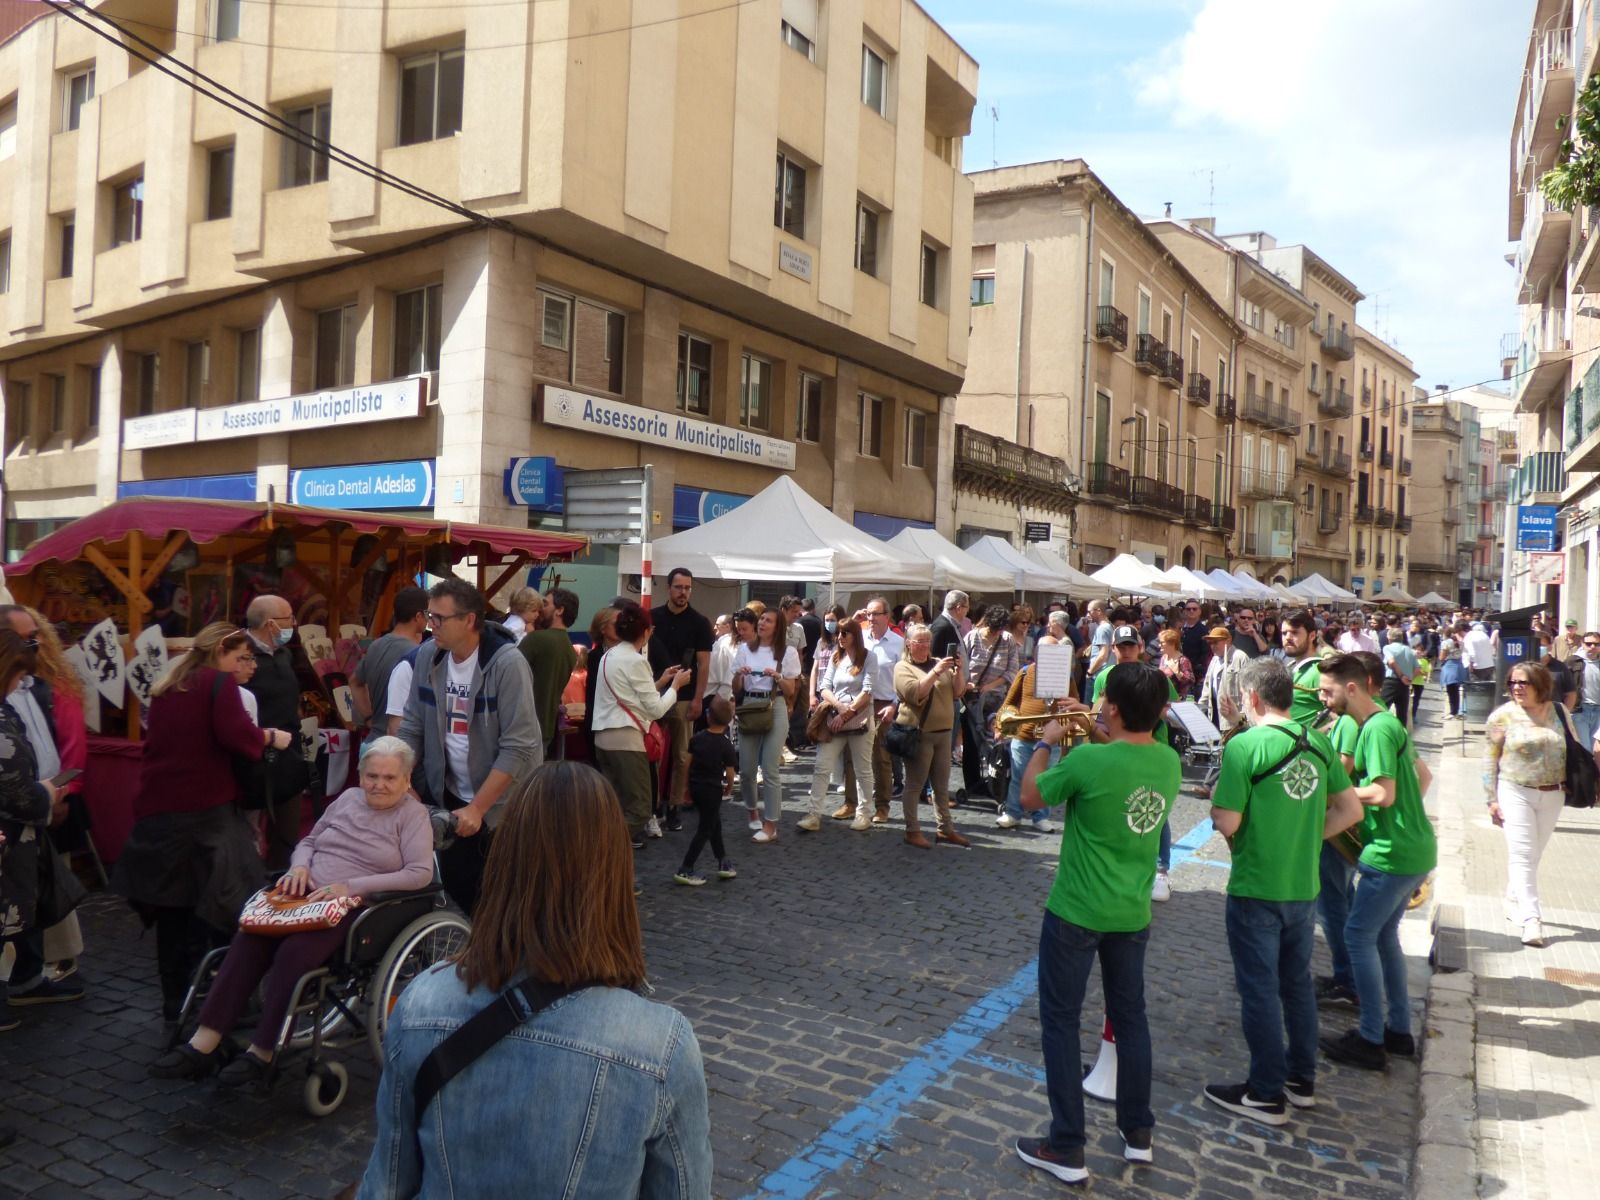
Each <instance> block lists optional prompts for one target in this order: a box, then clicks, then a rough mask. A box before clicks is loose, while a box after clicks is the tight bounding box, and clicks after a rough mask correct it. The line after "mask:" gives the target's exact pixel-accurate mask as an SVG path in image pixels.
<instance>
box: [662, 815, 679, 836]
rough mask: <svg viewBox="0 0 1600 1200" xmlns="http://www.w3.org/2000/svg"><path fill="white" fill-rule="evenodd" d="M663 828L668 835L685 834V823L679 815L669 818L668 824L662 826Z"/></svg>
mask: <svg viewBox="0 0 1600 1200" xmlns="http://www.w3.org/2000/svg"><path fill="white" fill-rule="evenodd" d="M662 828H663V829H665V830H666V831H667V832H668V833H682V832H683V821H682V820H680V819H679V817H678V814H677V813H673V814H672V815H671V816H670V817H668V818H667V820H666V823H665V824H664V825H662Z"/></svg>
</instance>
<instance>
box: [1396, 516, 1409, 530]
mask: <svg viewBox="0 0 1600 1200" xmlns="http://www.w3.org/2000/svg"><path fill="white" fill-rule="evenodd" d="M1394 527H1395V529H1397V530H1398V531H1399V532H1401V533H1410V532H1411V514H1410V513H1396V514H1395V515H1394Z"/></svg>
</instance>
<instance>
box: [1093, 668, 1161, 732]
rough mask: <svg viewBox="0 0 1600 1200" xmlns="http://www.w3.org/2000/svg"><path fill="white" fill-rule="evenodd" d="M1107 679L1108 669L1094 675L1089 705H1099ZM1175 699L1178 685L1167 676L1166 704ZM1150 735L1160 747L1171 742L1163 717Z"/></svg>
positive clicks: (1109, 674)
mask: <svg viewBox="0 0 1600 1200" xmlns="http://www.w3.org/2000/svg"><path fill="white" fill-rule="evenodd" d="M1112 665H1113V666H1115V665H1116V664H1115V663H1113V664H1112ZM1109 678H1111V672H1110V670H1109V669H1108V670H1105V671H1101V672H1100V674H1098V675H1096V676H1095V677H1094V689H1093V690H1092V691H1091V692H1090V693H1089V703H1090V704H1097V703H1099V700H1100V697H1101V696H1103V695H1105V693H1106V680H1107V679H1109ZM1177 699H1178V685H1177V684H1175V683H1173V682H1172V677H1171V676H1168V677H1167V703H1169V704H1171V703H1173V702H1175V701H1176V700H1177ZM1150 735H1151V736H1152V737H1154V738H1155V739H1156V741H1158V742H1160V743H1161V744H1162V745H1166V744H1168V743H1170V742H1171V741H1172V738H1171V737H1170V736H1168V734H1167V722H1166V718H1164V717H1163V718H1162V719H1161V720H1159V721H1157V722H1156V727H1155V728H1154V729H1152V730H1151V731H1150Z"/></svg>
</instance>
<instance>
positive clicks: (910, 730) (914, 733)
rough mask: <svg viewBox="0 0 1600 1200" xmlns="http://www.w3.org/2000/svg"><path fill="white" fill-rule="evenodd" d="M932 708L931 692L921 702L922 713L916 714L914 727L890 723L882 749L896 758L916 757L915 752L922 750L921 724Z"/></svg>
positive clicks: (935, 686)
mask: <svg viewBox="0 0 1600 1200" xmlns="http://www.w3.org/2000/svg"><path fill="white" fill-rule="evenodd" d="M938 690H939V685H938V684H934V691H938ZM932 706H933V692H929V693H928V698H927V699H926V700H924V701H923V702H922V711H921V712H919V713H917V723H916V724H915V725H902V724H900V722H899V721H895V722H894V723H892V724H891V725H890V726H889V728H888V729H887V730H886V731H885V732H884V735H883V744H884V748H885V749H887V750H888V751H889V753H890V754H892V755H894V756H895V757H896V758H904V759H912V758H915V757H916V756H917V751H918V750H921V749H922V723H923V722H924V721H926V720H927V719H928V709H929V708H931V707H932Z"/></svg>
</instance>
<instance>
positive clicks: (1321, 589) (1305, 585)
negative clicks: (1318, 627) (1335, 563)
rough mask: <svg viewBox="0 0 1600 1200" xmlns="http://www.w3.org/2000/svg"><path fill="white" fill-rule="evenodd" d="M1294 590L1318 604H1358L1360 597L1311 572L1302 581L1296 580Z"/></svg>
mask: <svg viewBox="0 0 1600 1200" xmlns="http://www.w3.org/2000/svg"><path fill="white" fill-rule="evenodd" d="M1293 586H1294V590H1295V591H1297V592H1299V593H1300V594H1301V595H1302V596H1305V597H1306V598H1307V599H1309V600H1313V601H1315V602H1316V603H1318V604H1352V603H1355V604H1359V603H1360V602H1361V597H1360V596H1357V595H1356V594H1355V593H1354V592H1347V591H1345V589H1344V588H1342V587H1340V586H1339V585H1338V584H1337V583H1333V582H1332V581H1330V580H1328V579H1324V578H1323V577H1322V576H1321V575H1319V574H1316V573H1315V572H1313V573H1312V574H1310V575H1307V576H1306V577H1305V578H1304V579H1300V580H1296V581H1295V583H1294V585H1293Z"/></svg>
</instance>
